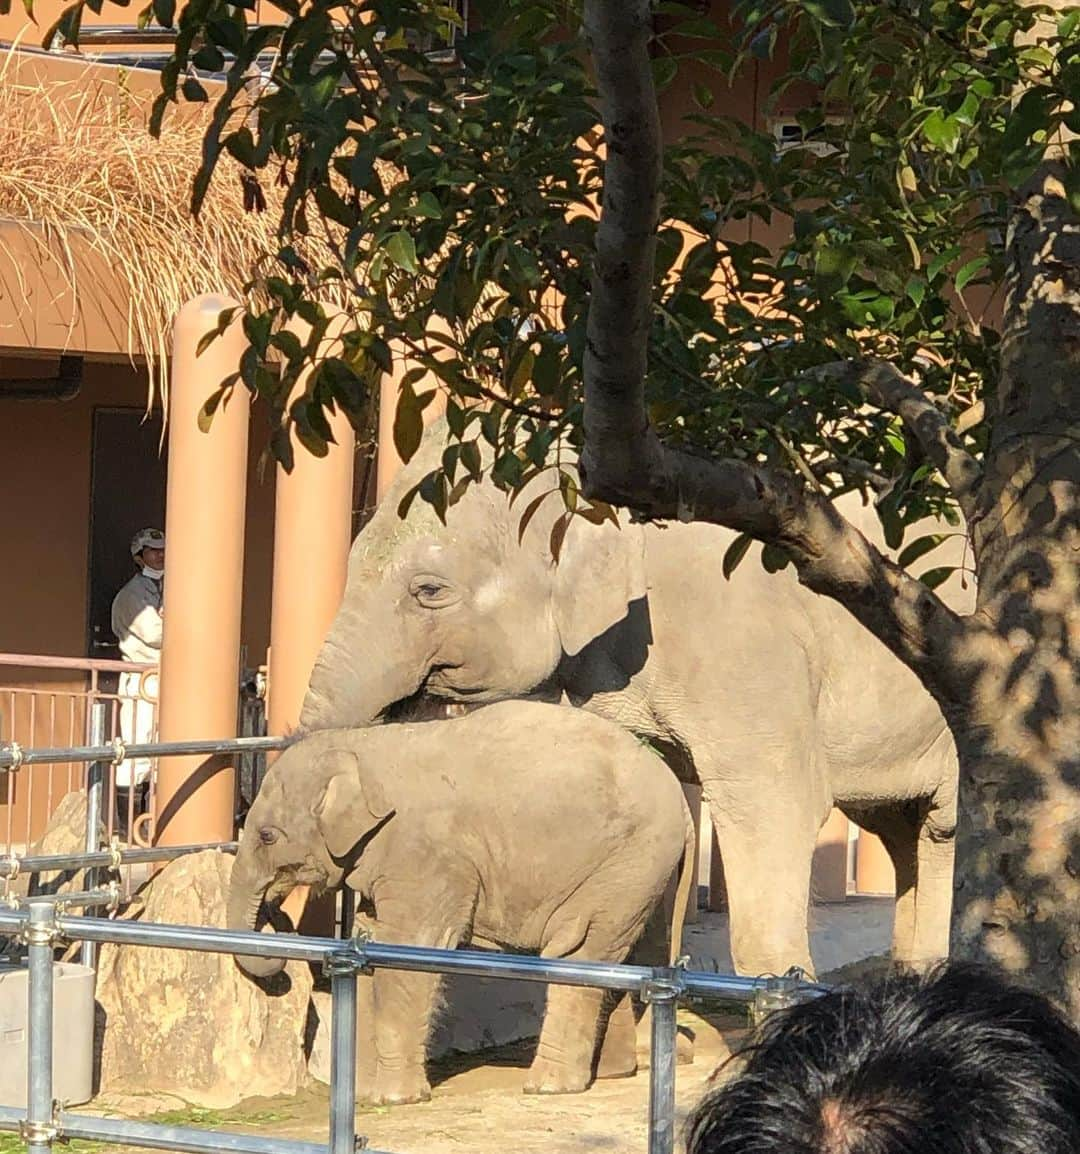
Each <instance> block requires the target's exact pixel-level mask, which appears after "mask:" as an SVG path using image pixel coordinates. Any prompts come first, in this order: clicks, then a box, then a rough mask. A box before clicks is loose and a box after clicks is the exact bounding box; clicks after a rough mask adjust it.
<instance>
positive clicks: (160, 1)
mask: <svg viewBox="0 0 1080 1154" xmlns="http://www.w3.org/2000/svg"><path fill="white" fill-rule="evenodd" d="M152 7H153V9H154V19H155V20H156V21H157V22H158V23H159V24H160V25H161V27H162V28H171V27H172V26H173V24H174V23H175V22H176V0H153V5H152Z"/></svg>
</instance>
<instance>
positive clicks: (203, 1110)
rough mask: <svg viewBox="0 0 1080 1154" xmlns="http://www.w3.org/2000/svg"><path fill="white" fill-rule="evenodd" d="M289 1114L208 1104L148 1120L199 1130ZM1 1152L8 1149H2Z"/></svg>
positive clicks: (285, 1118) (261, 1122)
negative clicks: (226, 1107) (212, 1106)
mask: <svg viewBox="0 0 1080 1154" xmlns="http://www.w3.org/2000/svg"><path fill="white" fill-rule="evenodd" d="M288 1119H289V1114H287V1113H282V1112H280V1111H277V1110H250V1111H245V1110H244V1109H243V1107H236V1108H234V1109H231V1110H214V1109H211V1108H209V1107H206V1106H185V1107H183V1108H181V1109H176V1110H163V1111H162V1112H161V1113H160V1114H151V1115H150V1116H149V1117H148V1118H147V1119H146V1121H147V1122H153V1123H156V1124H157V1125H161V1126H194V1127H195V1128H196V1129H199V1130H218V1129H220V1128H221V1127H224V1126H260V1125H264V1124H266V1123H270V1122H285V1121H288ZM0 1154H6V1151H3V1150H0Z"/></svg>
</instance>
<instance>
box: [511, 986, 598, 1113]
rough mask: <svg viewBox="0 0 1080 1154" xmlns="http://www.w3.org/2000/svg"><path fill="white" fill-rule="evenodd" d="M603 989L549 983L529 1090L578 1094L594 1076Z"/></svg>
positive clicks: (528, 1082)
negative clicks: (593, 1067)
mask: <svg viewBox="0 0 1080 1154" xmlns="http://www.w3.org/2000/svg"><path fill="white" fill-rule="evenodd" d="M603 998H604V992H603V991H602V990H589V989H583V988H579V987H576V986H549V987H548V998H547V1011H546V1012H545V1014H544V1025H543V1028H542V1029H541V1031H540V1041H539V1044H538V1045H537V1047H536V1057H535V1058H534V1059H533V1064H532V1066H531V1067H530V1068H529V1074H528V1077H527V1078H526V1080H525V1093H526V1094H579V1093H581V1091H582V1090H586V1089H588V1086H589V1082H590V1081H591V1079H592V1065H593V1054H594V1052H595V1050H596V1033H597V1028H598V1026H599V1023H600V1010H601V1006H602V1004H603Z"/></svg>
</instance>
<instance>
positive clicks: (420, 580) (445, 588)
mask: <svg viewBox="0 0 1080 1154" xmlns="http://www.w3.org/2000/svg"><path fill="white" fill-rule="evenodd" d="M409 592H410V593H411V594H412V595H413V597H415V598H416V600H417V601H419V602H420V604H421V605H423V606H424V607H425V608H428V609H441V608H442V607H443V606H444V605H451V604H453V602H455V601H457V599H458V596H457V594H456V593H455V592H454V589H453V586H451V585H448V584H447V583H446V582H445V581H443V580H441V579H440V578H438V577H429V576H427V575H426V574H425V575H423V576H420V577H414V578H413V580H412V582H411V583H410V585H409Z"/></svg>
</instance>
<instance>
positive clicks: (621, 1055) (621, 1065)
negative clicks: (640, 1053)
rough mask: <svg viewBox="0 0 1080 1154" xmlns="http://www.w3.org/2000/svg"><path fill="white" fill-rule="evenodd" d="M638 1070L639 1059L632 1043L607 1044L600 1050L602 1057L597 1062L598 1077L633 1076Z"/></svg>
mask: <svg viewBox="0 0 1080 1154" xmlns="http://www.w3.org/2000/svg"><path fill="white" fill-rule="evenodd" d="M631 1041H632V1039H631ZM637 1070H638V1061H637V1056H636V1055H635V1053H634V1048H633V1046H632V1045H631V1046H619V1045H611V1046H607V1045H605V1046H604V1047H603V1048H602V1049H601V1050H600V1059H599V1061H598V1062H597V1063H596V1076H597V1078H603V1079H604V1080H608V1079H611V1078H632V1077H633V1076H634V1075H635V1074H636V1073H637Z"/></svg>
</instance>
